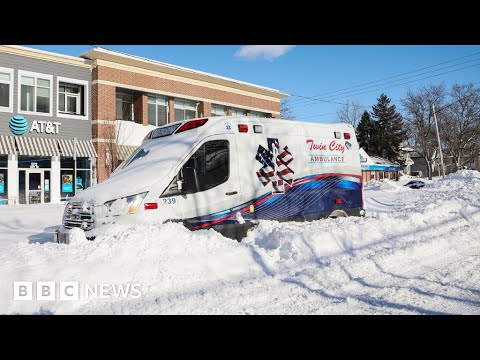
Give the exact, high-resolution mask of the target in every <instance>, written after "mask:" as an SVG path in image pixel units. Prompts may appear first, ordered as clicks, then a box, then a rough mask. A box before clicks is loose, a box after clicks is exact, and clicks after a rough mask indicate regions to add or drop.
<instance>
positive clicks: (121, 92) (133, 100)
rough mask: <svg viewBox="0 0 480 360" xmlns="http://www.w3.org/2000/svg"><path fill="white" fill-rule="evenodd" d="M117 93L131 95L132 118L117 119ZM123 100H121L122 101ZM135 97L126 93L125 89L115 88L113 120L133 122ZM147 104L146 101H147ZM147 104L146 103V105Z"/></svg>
mask: <svg viewBox="0 0 480 360" xmlns="http://www.w3.org/2000/svg"><path fill="white" fill-rule="evenodd" d="M118 95H127V96H131V97H132V120H125V119H118V114H117V96H118ZM123 102H124V101H123V100H122V103H123ZM134 102H135V99H134V95H133V94H130V93H128V92H127V91H121V90H118V89H117V90H116V91H115V121H131V122H135V104H134ZM147 104H148V102H147ZM147 106H148V105H147Z"/></svg>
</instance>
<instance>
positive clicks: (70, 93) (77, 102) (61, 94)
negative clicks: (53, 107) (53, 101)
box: [58, 82, 85, 115]
mask: <svg viewBox="0 0 480 360" xmlns="http://www.w3.org/2000/svg"><path fill="white" fill-rule="evenodd" d="M84 92H85V90H84V87H83V86H82V85H77V84H69V83H65V82H60V83H59V86H58V111H59V112H61V113H62V114H70V115H85V102H84Z"/></svg>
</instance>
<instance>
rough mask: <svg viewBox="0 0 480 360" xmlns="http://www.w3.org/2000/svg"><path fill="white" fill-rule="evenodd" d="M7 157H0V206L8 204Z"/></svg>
mask: <svg viewBox="0 0 480 360" xmlns="http://www.w3.org/2000/svg"><path fill="white" fill-rule="evenodd" d="M7 167H8V157H7V156H6V155H0V205H7V204H8V169H7Z"/></svg>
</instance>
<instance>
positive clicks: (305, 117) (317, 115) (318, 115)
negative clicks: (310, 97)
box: [296, 113, 336, 120]
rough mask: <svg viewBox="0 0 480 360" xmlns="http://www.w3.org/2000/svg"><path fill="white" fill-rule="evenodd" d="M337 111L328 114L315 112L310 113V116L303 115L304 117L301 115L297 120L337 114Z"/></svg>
mask: <svg viewBox="0 0 480 360" xmlns="http://www.w3.org/2000/svg"><path fill="white" fill-rule="evenodd" d="M335 114H336V113H328V114H315V115H309V116H303V117H300V118H298V119H296V120H303V119H309V118H312V117H320V116H327V115H335Z"/></svg>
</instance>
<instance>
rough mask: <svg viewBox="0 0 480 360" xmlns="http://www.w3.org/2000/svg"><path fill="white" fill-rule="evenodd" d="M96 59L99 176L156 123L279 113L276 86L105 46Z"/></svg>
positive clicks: (279, 95) (91, 56) (93, 91)
mask: <svg viewBox="0 0 480 360" xmlns="http://www.w3.org/2000/svg"><path fill="white" fill-rule="evenodd" d="M81 57H83V58H85V59H88V60H89V61H91V63H92V78H91V81H92V89H91V94H92V99H91V103H92V141H93V144H94V147H95V150H96V153H97V155H98V162H97V175H98V181H99V182H100V181H103V180H104V179H105V178H106V177H108V175H109V174H110V173H111V172H112V171H113V170H114V169H115V167H116V166H117V165H118V164H119V163H120V162H121V161H122V160H124V159H125V158H126V157H128V156H129V154H131V153H132V152H133V151H134V150H135V148H136V147H138V146H139V145H140V144H141V141H142V139H143V137H144V136H145V135H146V134H147V133H148V132H149V131H150V130H152V128H154V127H156V126H160V125H164V124H166V123H171V122H174V121H180V120H185V119H190V118H196V117H204V116H205V117H206V116H220V115H242V116H243V115H247V116H258V117H268V118H277V117H279V116H280V100H281V99H282V98H284V97H286V96H287V94H285V93H282V92H280V91H278V90H274V89H270V88H266V87H263V86H258V85H253V84H249V83H245V82H242V81H238V80H234V79H229V78H225V77H221V76H217V75H213V74H209V73H205V72H200V71H196V70H192V69H187V68H183V67H179V66H175V65H171V64H166V63H162V62H158V61H154V60H150V59H145V58H141V57H137V56H132V55H127V54H123V53H119V52H115V51H111V50H107V49H103V48H94V49H92V50H90V51H88V52H86V53H84V54H82V55H81Z"/></svg>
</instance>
